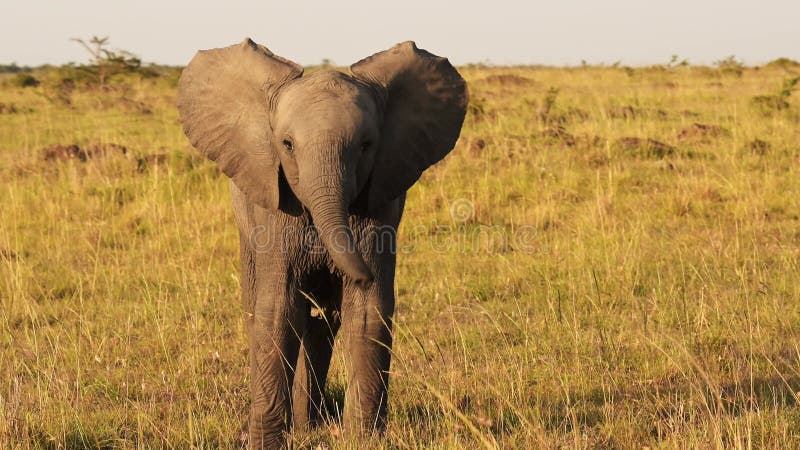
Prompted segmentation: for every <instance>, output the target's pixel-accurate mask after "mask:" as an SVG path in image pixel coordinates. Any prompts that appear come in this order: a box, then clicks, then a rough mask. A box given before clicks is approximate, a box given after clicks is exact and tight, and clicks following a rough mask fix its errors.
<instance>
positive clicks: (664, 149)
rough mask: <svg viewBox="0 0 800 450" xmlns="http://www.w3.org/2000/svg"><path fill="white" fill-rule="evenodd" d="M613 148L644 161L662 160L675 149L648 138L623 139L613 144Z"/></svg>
mask: <svg viewBox="0 0 800 450" xmlns="http://www.w3.org/2000/svg"><path fill="white" fill-rule="evenodd" d="M614 147H615V148H617V149H618V150H619V151H621V152H623V153H626V154H628V155H630V156H634V157H637V158H645V159H662V158H664V157H666V156H669V155H673V154H675V151H676V150H675V147H673V146H671V145H669V144H665V143H663V142H660V141H657V140H655V139H650V138H646V139H644V138H638V137H623V138H620V139H617V140H616V141H615V142H614Z"/></svg>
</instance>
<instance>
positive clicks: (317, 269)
mask: <svg viewBox="0 0 800 450" xmlns="http://www.w3.org/2000/svg"><path fill="white" fill-rule="evenodd" d="M302 73H303V71H302V68H300V67H299V66H297V65H296V64H294V63H292V62H290V61H288V60H285V59H283V58H280V57H278V56H276V55H274V54H272V53H271V52H270V51H269V50H267V49H266V48H265V47H263V46H260V45H257V44H255V43H253V42H252V41H250V40H249V39H246V40H245V41H244V42H243V43H242V44H240V45H234V46H231V47H226V48H221V49H213V50H208V51H201V52H199V53H198V54H197V55H196V56H195V58H194V59H193V60H192V62H191V63H190V64H189V66H188V67H187V68H186V69H185V70H184V72H183V74H182V76H181V80H180V83H179V90H178V110H179V112H180V117H181V123H182V124H183V127H184V131H185V133H186V135H187V136H188V137H189V139H190V141H191V142H192V145H194V147H195V148H197V149H198V150H200V151H201V152H202V153H203V154H205V155H206V156H207V157H208V158H210V159H211V160H213V161H216V162H217V164H218V165H219V166H220V168H221V169H222V171H223V172H224V173H225V174H227V175H228V176H229V177H231V180H232V182H231V193H232V200H233V208H234V213H235V216H236V221H237V224H238V227H239V232H240V245H241V263H242V278H241V283H242V297H243V300H244V308H245V313H246V320H245V322H246V327H247V334H248V338H249V344H250V363H251V371H252V372H251V383H252V384H251V391H252V392H251V394H252V403H251V409H250V416H249V423H248V435H249V444H250V446H251V447H252V448H276V447H279V446H282V445H285V443H286V433H287V432H288V431H289V430H290V427H291V426H292V425H294V426H295V427H307V426H312V425H314V424H315V423H317V421H318V420H319V419H320V417H321V413H322V410H323V407H324V405H323V403H324V402H323V395H322V393H323V392H324V389H325V378H326V376H327V372H328V366H329V363H330V359H331V353H332V350H333V339H334V337H335V336H336V334H337V332H338V331H339V328H340V327H341V333H342V335H343V336H342V337H343V339H342V343H343V344H344V346H345V351H346V354H347V364H346V370H347V380H348V387H347V392H346V394H345V395H346V405H345V408H344V418H343V420H344V427H345V429H346V430H348V431H349V432H363V431H370V430H378V431H379V430H381V429H382V428H383V426H384V422H385V416H386V405H387V388H388V382H389V379H388V370H389V364H390V360H391V353H390V349H391V345H392V334H391V325H392V314H393V311H394V301H395V298H394V273H395V252H394V250H395V248H396V247H395V245H396V244H395V241H396V229H397V226H398V224H399V222H400V217H401V214H402V211H403V203H404V200H405V192H406V190H407V189H408V188H409V187H411V186H412V185H413V184H414V183H415V182H416V180H417V179H418V178H419V176H420V175H421V173H422V172H423V171H424V170H425V169H426V168H427V167H429V166H430V165H432V164H434V163H435V162H437V161H439V160H441V159H442V158H443V157H444V156H445V155H447V153H448V152H449V151H450V150H451V149H452V148H453V146H454V145H455V141H456V139H457V138H458V135H459V133H460V130H461V125H462V122H463V120H464V114H465V110H466V104H467V92H466V85H465V83H464V80H463V79H462V78H461V77H460V76H459V74H458V72H457V71H456V70H455V69H454V68H453V67H452V66H451V65H450V63H449V62H448V61H447V60H446V59H444V58H439V57H436V56H434V55H432V54H430V53H428V52H426V51H424V50H420V49H418V48H417V47H416V46H415V45H414V43H413V42H405V43H402V44H398V45H397V46H395V47H393V48H391V49H389V50H387V51H384V52H380V53H377V54H375V55H373V56H371V57H369V58H366V59H364V60H362V61H360V62H358V63H356V64H354V65H353V66H351V68H350V74H344V73H339V72H333V71H323V72H318V73H315V74H313V75H309V76H305V77H303V76H302Z"/></svg>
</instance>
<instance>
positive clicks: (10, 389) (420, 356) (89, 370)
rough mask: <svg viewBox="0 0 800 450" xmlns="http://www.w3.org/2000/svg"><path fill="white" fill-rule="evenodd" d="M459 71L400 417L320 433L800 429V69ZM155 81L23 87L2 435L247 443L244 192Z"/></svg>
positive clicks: (723, 443)
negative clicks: (239, 206)
mask: <svg viewBox="0 0 800 450" xmlns="http://www.w3.org/2000/svg"><path fill="white" fill-rule="evenodd" d="M461 71H462V73H463V75H464V76H465V78H466V79H467V80H468V82H469V85H470V91H471V106H470V110H469V114H468V117H467V120H466V123H465V126H464V130H463V133H462V137H461V140H460V141H459V143H458V145H457V146H456V148H455V150H454V151H453V153H452V154H451V155H450V156H449V157H448V158H447V159H446V160H445V161H443V162H442V163H440V164H438V165H437V166H435V167H434V168H432V169H431V170H429V171H428V172H427V173H425V175H424V176H423V178H422V180H421V181H420V182H419V183H418V184H417V185H416V186H415V187H414V188H412V189H411V191H410V192H409V196H408V202H407V206H406V214H405V218H404V222H403V224H402V226H401V229H400V244H401V249H400V250H401V254H400V256H399V265H398V277H397V280H398V281H397V294H398V306H397V314H396V328H395V335H396V340H395V347H394V352H395V358H394V362H393V365H392V372H393V378H392V385H391V400H390V407H389V425H388V429H387V430H386V434H385V436H384V437H383V438H382V439H374V440H372V441H368V442H363V441H357V440H355V439H352V438H348V437H347V436H342V435H341V433H340V432H339V429H338V427H337V422H336V420H335V418H332V419H331V420H330V422H329V425H328V426H326V427H323V428H322V429H320V430H318V431H316V432H313V433H306V434H298V435H296V436H295V437H294V439H295V442H296V444H297V445H298V446H299V447H312V448H468V447H472V448H474V447H495V446H497V447H502V448H554V447H568V448H634V447H657V448H692V447H700V448H715V447H716V448H729V447H742V448H744V447H767V448H791V447H796V448H800V405H798V395H800V267H798V266H799V265H800V264H799V262H800V200H799V199H800V176H799V175H800V173H798V167H800V102H799V101H797V99H796V98H795V97H793V96H791V95H790V92H791V87H792V86H791V83H790V80H791V79H792V78H793V77H795V76H797V74H800V67H798V66H797V65H795V64H792V63H791V62H790V61H782V62H781V63H774V64H771V65H767V66H762V67H759V68H752V67H750V68H747V67H740V66H739V65H738V64H736V63H735V61H732V60H727V61H726V62H724V63H723V64H721V65H720V66H719V67H690V66H675V65H664V66H655V67H647V68H633V69H632V68H625V67H579V68H536V67H528V68H501V67H496V68H486V67H463V68H461ZM145 75H146V74H145ZM145 75H142V74H136V73H133V74H127V75H123V76H119V77H116V78H115V79H112V80H111V81H109V82H108V83H107V84H108V85H107V86H106V87H105V88H99V87H97V86H96V85H95V86H92V85H91V84H89V85H87V83H85V82H83V81H81V79H80V77H77V78H71V76H70V72H69V71H64V70H61V71H59V70H55V69H51V70H49V71H45V72H41V73H38V72H37V73H34V76H35V77H37V78H38V81H40V84H39V85H38V86H33V84H35V83H33V82H30V80H29V81H28V82H25V81H24V79H23V78H24V77H22V76H19V75H16V76H6V77H4V78H3V79H2V87H1V88H0V103H2V104H3V106H2V109H0V180H2V182H1V183H0V311H2V315H0V380H2V381H0V447H2V448H153V447H156V448H188V447H199V448H216V447H221V448H226V447H232V446H235V445H237V436H238V431H239V429H240V427H241V425H242V422H243V420H244V417H245V413H246V408H247V401H248V392H247V385H248V371H247V358H246V340H245V337H244V334H243V325H242V318H243V314H242V310H241V307H240V300H239V282H238V278H239V269H238V237H237V231H236V228H235V226H234V221H233V216H232V213H231V208H230V206H229V200H228V183H227V180H226V179H225V178H224V176H223V175H221V174H220V173H219V171H218V170H217V169H216V167H215V166H214V165H213V164H212V163H209V162H206V161H205V160H203V159H201V158H200V157H199V156H197V155H196V153H195V152H194V151H193V150H192V149H191V148H190V147H189V145H188V143H187V141H186V139H185V138H184V136H183V134H182V132H181V129H180V126H179V124H178V118H177V112H176V110H175V107H174V103H175V82H176V80H177V76H178V71H177V70H172V71H164V72H162V73H161V75H158V74H150V75H149V76H145ZM26 84H27V85H29V86H27V87H23V86H24V85H26ZM785 84H786V86H788V88H787V89H785V90H784V92H783V93H781V90H782V89H783V88H784V87H786V86H784V85H785ZM72 144H74V145H75V146H70V145H72ZM123 147H124V150H125V151H123ZM341 367H342V366H341V355H338V356H335V361H334V368H333V369H332V374H331V382H330V387H329V391H330V392H329V394H330V395H329V396H330V401H331V402H332V403H334V404H340V403H341V400H342V392H343V390H344V375H343V372H342V370H341Z"/></svg>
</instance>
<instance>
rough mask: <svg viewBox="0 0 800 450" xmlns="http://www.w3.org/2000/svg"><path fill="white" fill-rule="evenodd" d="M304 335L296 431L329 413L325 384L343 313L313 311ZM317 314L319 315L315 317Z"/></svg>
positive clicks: (296, 393) (296, 396) (296, 384)
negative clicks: (325, 411) (340, 315)
mask: <svg viewBox="0 0 800 450" xmlns="http://www.w3.org/2000/svg"><path fill="white" fill-rule="evenodd" d="M311 311H312V317H311V318H310V319H308V321H307V326H306V332H305V334H304V335H303V341H302V346H301V349H300V356H299V358H298V361H297V372H296V374H295V380H294V400H293V401H292V409H293V410H294V427H295V428H310V427H313V426H316V425H318V424H319V422H320V420H321V418H322V415H323V412H324V410H325V384H326V379H327V377H328V368H329V367H330V363H331V356H332V353H333V341H334V339H335V337H336V333H337V331H338V330H339V312H338V311H337V310H334V308H326V309H323V308H316V307H313V308H311ZM315 313H316V314H315Z"/></svg>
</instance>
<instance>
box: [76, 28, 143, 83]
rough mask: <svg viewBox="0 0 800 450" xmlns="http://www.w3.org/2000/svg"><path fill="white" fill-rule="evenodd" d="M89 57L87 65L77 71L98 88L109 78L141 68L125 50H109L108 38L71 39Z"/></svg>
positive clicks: (79, 67)
mask: <svg viewBox="0 0 800 450" xmlns="http://www.w3.org/2000/svg"><path fill="white" fill-rule="evenodd" d="M72 41H74V42H77V43H79V44H80V45H81V46H82V47H83V48H84V49H86V51H87V52H89V54H90V55H91V63H90V64H89V65H81V66H78V69H79V70H81V71H83V72H85V73H86V74H88V75H89V76H91V77H92V78H93V79H94V81H95V82H96V83H97V85H98V86H100V87H105V86H106V85H107V83H108V80H109V78H111V77H112V76H114V75H116V74H119V73H126V72H135V71H137V70H139V69H140V68H141V66H142V61H141V60H140V59H139V58H138V57H136V56H135V55H134V54H132V53H130V52H128V51H125V50H115V51H112V50H109V49H108V45H109V42H108V36H106V37H102V38H101V37H97V36H92V38H91V39H89V41H88V42H87V41H85V40H83V39H81V38H72Z"/></svg>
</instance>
